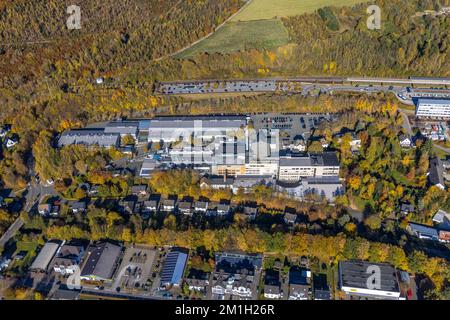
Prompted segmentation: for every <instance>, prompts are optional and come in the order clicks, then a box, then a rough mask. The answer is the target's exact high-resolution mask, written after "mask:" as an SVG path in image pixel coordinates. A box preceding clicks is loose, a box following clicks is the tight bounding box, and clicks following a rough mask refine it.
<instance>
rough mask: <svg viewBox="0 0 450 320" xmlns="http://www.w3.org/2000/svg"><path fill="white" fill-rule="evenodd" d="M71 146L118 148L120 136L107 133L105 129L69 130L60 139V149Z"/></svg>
mask: <svg viewBox="0 0 450 320" xmlns="http://www.w3.org/2000/svg"><path fill="white" fill-rule="evenodd" d="M69 145H85V146H99V147H104V148H111V147H118V146H119V145H120V134H118V133H106V132H105V129H76V130H68V131H65V132H63V133H62V134H61V136H60V137H59V139H58V147H59V148H61V147H65V146H69Z"/></svg>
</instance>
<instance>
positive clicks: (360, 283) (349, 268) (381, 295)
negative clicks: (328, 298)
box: [339, 260, 400, 300]
mask: <svg viewBox="0 0 450 320" xmlns="http://www.w3.org/2000/svg"><path fill="white" fill-rule="evenodd" d="M372 279H378V280H379V281H375V282H372ZM339 288H340V289H341V290H342V291H344V292H345V293H346V294H347V295H349V296H358V297H363V298H367V299H387V300H399V299H400V289H399V288H400V287H399V281H398V276H397V270H396V269H395V267H393V266H391V265H389V264H383V263H371V262H367V261H356V260H354V261H340V262H339Z"/></svg>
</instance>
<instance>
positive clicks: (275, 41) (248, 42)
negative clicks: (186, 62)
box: [177, 19, 289, 58]
mask: <svg viewBox="0 0 450 320" xmlns="http://www.w3.org/2000/svg"><path fill="white" fill-rule="evenodd" d="M288 41H289V35H288V32H287V30H286V28H285V27H284V26H283V23H282V22H281V21H280V20H276V19H272V20H259V21H245V22H229V23H227V24H226V25H224V26H223V27H222V28H220V29H219V30H218V31H217V32H216V33H214V34H213V35H212V36H211V37H209V38H208V39H205V40H204V41H202V42H200V43H198V44H196V45H194V46H193V47H191V48H189V49H187V50H186V51H183V52H181V53H180V54H179V55H178V56H177V58H186V57H190V56H193V55H195V54H197V53H200V52H208V53H214V52H220V53H229V52H234V51H239V50H244V49H252V48H258V49H261V48H265V49H270V48H276V47H279V46H282V45H285V44H287V43H288Z"/></svg>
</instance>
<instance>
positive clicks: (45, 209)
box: [38, 203, 52, 216]
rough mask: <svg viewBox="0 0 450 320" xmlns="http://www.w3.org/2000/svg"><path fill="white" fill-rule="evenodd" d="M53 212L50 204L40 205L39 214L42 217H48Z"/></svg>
mask: <svg viewBox="0 0 450 320" xmlns="http://www.w3.org/2000/svg"><path fill="white" fill-rule="evenodd" d="M51 210H52V205H51V204H49V203H41V204H40V205H38V212H39V214H40V215H43V216H47V215H49V214H50V212H51Z"/></svg>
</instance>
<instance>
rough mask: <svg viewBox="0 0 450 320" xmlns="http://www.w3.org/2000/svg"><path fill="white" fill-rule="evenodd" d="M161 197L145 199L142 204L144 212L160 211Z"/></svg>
mask: <svg viewBox="0 0 450 320" xmlns="http://www.w3.org/2000/svg"><path fill="white" fill-rule="evenodd" d="M159 205H160V199H159V197H150V199H149V200H147V201H144V205H143V206H142V212H143V213H155V212H158V211H159Z"/></svg>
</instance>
